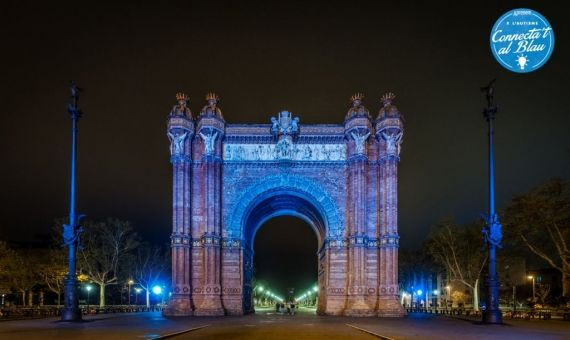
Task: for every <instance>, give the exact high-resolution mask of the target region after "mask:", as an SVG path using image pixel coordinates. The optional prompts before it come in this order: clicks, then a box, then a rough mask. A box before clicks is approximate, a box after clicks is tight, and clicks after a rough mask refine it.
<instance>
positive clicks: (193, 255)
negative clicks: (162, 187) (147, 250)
mask: <svg viewBox="0 0 570 340" xmlns="http://www.w3.org/2000/svg"><path fill="white" fill-rule="evenodd" d="M363 98H364V96H363V95H362V94H355V95H354V96H352V98H351V105H350V108H349V109H348V112H347V114H346V117H345V120H344V123H343V124H303V123H302V121H301V120H300V119H299V117H297V116H295V115H294V114H292V113H291V112H288V111H281V112H279V113H277V114H276V115H275V116H274V117H271V118H270V120H269V119H268V123H267V124H227V123H226V122H225V120H224V117H223V115H222V111H221V109H220V107H219V97H218V96H217V95H216V94H214V93H209V94H207V95H206V102H207V103H206V105H205V106H204V107H203V109H202V110H201V112H200V113H199V114H198V115H196V116H194V115H192V113H191V111H190V109H189V108H188V106H187V105H188V102H189V101H188V97H187V95H185V94H184V93H178V94H177V95H176V99H177V101H178V103H177V104H176V105H175V106H174V108H173V109H172V111H171V112H170V114H169V116H168V123H167V134H168V137H169V139H170V154H171V156H170V160H171V163H172V167H173V202H172V203H173V204H172V205H173V222H172V237H171V239H172V297H171V300H170V302H169V304H168V307H167V309H166V310H165V314H166V315H240V314H245V313H249V312H252V311H253V304H252V273H253V256H254V254H253V241H254V237H255V234H256V232H257V230H258V229H259V228H260V227H261V226H262V225H263V224H264V223H265V222H266V221H268V220H269V219H271V218H273V217H276V216H281V215H292V216H296V217H299V218H301V219H303V220H304V221H306V222H307V223H308V224H309V225H310V226H311V227H312V228H313V229H314V231H315V233H316V234H317V237H318V242H319V249H318V253H317V254H315V261H318V286H319V299H318V308H317V312H318V313H319V314H326V315H352V316H355V315H356V316H401V315H403V309H402V307H401V305H400V303H399V301H398V300H399V299H398V294H399V292H398V245H399V242H398V240H399V237H398V197H397V183H398V181H397V179H398V175H397V170H398V162H399V159H400V146H401V143H402V135H403V124H402V117H401V115H400V113H399V111H398V109H397V108H396V106H395V105H394V103H393V101H394V98H395V96H394V95H393V94H392V93H388V94H385V95H384V96H383V97H382V98H381V109H380V111H379V114H378V115H377V116H376V115H374V116H376V117H374V116H373V115H371V114H370V112H369V111H368V109H366V107H365V106H364V105H363ZM268 118H269V117H268Z"/></svg>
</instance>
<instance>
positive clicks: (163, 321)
mask: <svg viewBox="0 0 570 340" xmlns="http://www.w3.org/2000/svg"><path fill="white" fill-rule="evenodd" d="M85 319H86V321H85V322H82V323H79V324H73V323H61V322H57V320H55V319H43V320H26V321H4V322H0V339H105V340H111V339H153V338H157V337H160V336H164V335H168V334H172V333H176V332H181V331H186V330H189V329H192V328H197V327H201V326H207V327H204V328H201V329H197V330H193V331H190V332H187V333H183V334H179V335H176V336H173V337H171V338H173V339H217V338H223V339H287V340H291V339H293V340H301V339H313V338H323V339H374V336H373V335H370V334H368V333H365V332H364V331H363V330H366V331H369V332H372V333H376V334H378V335H381V336H384V337H386V338H394V339H412V338H413V339H418V338H419V339H446V340H449V339H462V340H466V339H482V338H483V339H568V338H570V322H565V321H558V320H548V321H544V320H531V321H523V320H520V321H518V320H517V321H507V322H506V324H505V325H502V326H483V325H478V324H474V323H473V322H470V321H465V320H460V319H454V318H451V317H444V316H435V315H426V314H411V315H409V316H407V317H405V318H402V319H379V318H348V317H320V316H317V315H315V314H314V310H309V309H302V310H301V311H300V312H299V313H298V314H297V315H295V316H289V315H281V314H277V313H275V310H274V309H263V310H258V311H257V313H256V314H255V315H247V316H243V317H223V318H206V317H190V318H171V319H167V318H164V317H162V316H161V315H160V313H158V312H156V313H137V314H109V315H99V316H88V317H86V318H85ZM349 325H352V326H354V327H357V328H360V329H361V330H358V329H356V328H354V327H350V326H349Z"/></svg>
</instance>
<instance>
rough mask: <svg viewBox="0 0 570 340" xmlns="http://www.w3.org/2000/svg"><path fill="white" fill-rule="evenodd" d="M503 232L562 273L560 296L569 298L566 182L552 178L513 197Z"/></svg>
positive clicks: (569, 209)
mask: <svg viewBox="0 0 570 340" xmlns="http://www.w3.org/2000/svg"><path fill="white" fill-rule="evenodd" d="M504 220H505V222H504V225H505V231H506V233H507V234H508V235H509V234H510V235H512V236H511V238H512V239H515V240H518V241H521V242H522V244H523V245H524V246H526V248H528V250H530V252H532V253H533V254H534V255H536V256H538V257H539V258H541V259H542V260H544V261H545V262H546V263H548V264H549V265H550V266H551V267H552V268H555V269H557V270H559V271H560V272H561V273H562V295H563V296H570V249H569V246H570V183H569V182H568V181H563V180H560V179H553V180H550V181H548V182H547V183H545V184H543V185H541V186H539V187H537V188H535V189H533V190H531V191H530V192H528V193H526V194H523V195H519V196H516V197H514V198H513V201H512V203H511V205H510V206H509V207H507V209H506V210H505V219H504Z"/></svg>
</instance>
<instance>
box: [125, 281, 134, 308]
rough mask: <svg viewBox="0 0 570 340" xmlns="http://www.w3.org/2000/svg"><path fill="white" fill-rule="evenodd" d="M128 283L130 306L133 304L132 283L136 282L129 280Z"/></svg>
mask: <svg viewBox="0 0 570 340" xmlns="http://www.w3.org/2000/svg"><path fill="white" fill-rule="evenodd" d="M127 283H128V284H129V306H130V305H131V285H132V284H133V283H135V281H133V280H129V281H128V282H127Z"/></svg>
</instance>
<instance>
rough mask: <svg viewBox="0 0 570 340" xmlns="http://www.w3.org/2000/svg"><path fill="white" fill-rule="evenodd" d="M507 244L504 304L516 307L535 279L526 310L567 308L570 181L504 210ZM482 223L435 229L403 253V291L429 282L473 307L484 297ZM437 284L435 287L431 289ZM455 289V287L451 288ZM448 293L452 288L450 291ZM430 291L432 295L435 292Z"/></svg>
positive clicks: (549, 185)
mask: <svg viewBox="0 0 570 340" xmlns="http://www.w3.org/2000/svg"><path fill="white" fill-rule="evenodd" d="M500 218H501V223H502V226H503V244H502V248H501V249H500V250H499V252H498V254H499V263H498V264H499V267H498V268H499V275H500V279H501V303H502V304H507V305H510V304H513V303H514V302H515V300H516V299H517V298H516V296H517V292H516V288H517V286H518V287H519V290H524V291H525V292H526V291H527V290H529V289H530V288H531V287H532V279H534V280H535V288H536V293H535V296H533V297H532V298H530V297H528V298H524V299H523V300H524V301H525V302H526V303H527V305H531V306H533V305H535V304H539V305H551V306H559V305H565V304H566V303H568V301H569V299H570V250H569V247H570V182H569V181H567V180H562V179H552V180H549V181H547V182H545V183H543V184H541V185H539V186H537V187H536V188H534V189H532V190H530V191H529V192H527V193H524V194H521V195H517V196H514V197H513V199H512V201H511V202H510V204H509V205H508V206H507V207H506V208H504V209H502V210H501V211H500ZM484 226H485V222H484V220H483V218H481V219H479V220H476V221H472V222H470V223H467V224H463V225H460V224H458V223H456V222H455V221H454V220H453V218H447V219H444V220H441V221H440V222H438V223H436V224H435V225H434V226H432V229H431V232H430V234H429V236H428V238H427V239H426V241H425V242H424V244H423V246H422V249H421V250H417V251H402V252H401V256H400V284H401V286H402V289H403V290H404V291H406V290H407V291H413V290H412V289H411V287H413V286H414V285H416V286H419V285H424V286H426V283H425V282H430V285H432V287H433V288H434V289H433V290H431V291H436V292H435V295H437V294H442V295H446V294H447V295H451V296H447V295H446V296H445V298H446V299H450V300H458V301H460V302H461V304H465V305H469V304H472V306H473V308H474V309H476V310H477V309H478V306H479V301H482V299H480V298H479V296H480V293H482V294H484V289H482V287H484V280H485V278H486V273H487V250H486V248H485V242H484V236H483V233H482V229H483V227H484ZM431 282H433V284H431ZM450 285H451V286H450ZM446 288H447V289H446ZM431 291H430V292H431Z"/></svg>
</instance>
